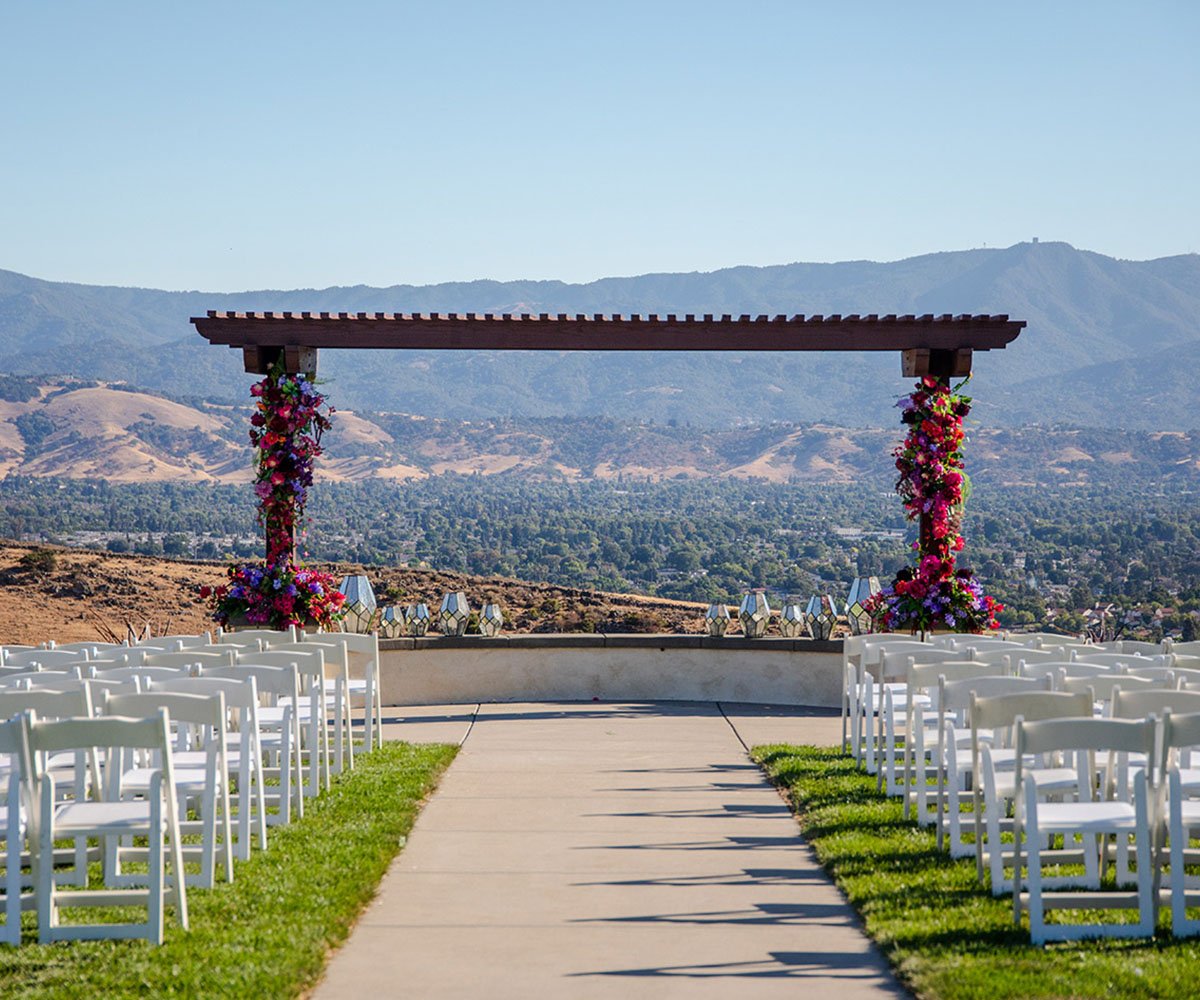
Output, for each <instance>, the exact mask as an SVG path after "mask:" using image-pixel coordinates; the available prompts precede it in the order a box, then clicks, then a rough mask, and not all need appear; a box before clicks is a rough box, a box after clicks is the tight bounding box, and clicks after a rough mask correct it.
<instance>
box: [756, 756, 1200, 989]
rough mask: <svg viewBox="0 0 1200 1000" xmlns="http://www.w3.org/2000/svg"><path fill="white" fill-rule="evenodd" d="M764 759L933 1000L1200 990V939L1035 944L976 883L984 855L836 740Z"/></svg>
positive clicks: (882, 935)
mask: <svg viewBox="0 0 1200 1000" xmlns="http://www.w3.org/2000/svg"><path fill="white" fill-rule="evenodd" d="M751 753H752V756H753V758H754V760H755V761H756V762H757V763H758V764H759V765H760V766H762V767H763V769H764V770H765V771H766V773H767V775H768V776H769V777H770V778H771V780H773V781H774V782H775V784H776V785H777V786H778V787H779V788H780V789H781V791H783V792H784V794H785V795H786V796H787V798H788V801H789V802H790V803H791V806H792V808H793V810H794V811H795V812H796V814H797V818H798V819H799V822H800V827H801V829H802V831H803V833H804V836H805V839H806V840H807V841H808V843H809V844H810V845H811V846H812V848H813V849H814V851H815V852H816V855H817V859H818V861H819V862H820V863H821V865H822V866H823V867H824V868H825V870H826V871H827V872H828V873H829V874H830V876H831V877H832V878H833V879H834V881H835V882H836V883H837V885H838V887H839V888H840V889H841V890H842V892H843V893H845V895H846V897H847V899H848V900H849V902H850V904H851V905H852V906H853V907H854V908H855V910H857V911H858V913H859V915H860V916H861V917H862V919H863V922H864V924H865V929H866V932H867V934H868V935H869V936H870V937H871V938H872V939H873V940H874V941H875V942H876V944H877V945H878V946H879V948H880V949H881V950H882V952H883V953H884V955H885V956H886V957H887V959H888V960H889V961H890V962H891V964H892V966H893V968H894V970H895V971H896V973H897V975H898V976H899V977H900V979H901V981H902V982H903V983H904V984H905V985H906V986H907V987H908V988H909V989H911V990H912V991H913V992H914V993H916V995H917V996H919V997H926V998H931V1000H1001V998H1021V1000H1027V998H1035V997H1045V998H1049V997H1054V998H1060V997H1061V998H1065V997H1071V998H1082V997H1097V998H1099V997H1104V998H1112V997H1122V998H1124V997H1162V998H1180V1000H1183V998H1187V1000H1192V998H1195V997H1197V996H1200V939H1191V940H1180V939H1174V938H1171V937H1170V936H1169V931H1166V930H1164V928H1165V927H1166V926H1167V925H1166V916H1167V915H1166V914H1165V913H1164V914H1162V915H1161V919H1160V930H1159V933H1158V934H1157V935H1156V937H1155V938H1153V939H1152V940H1143V941H1086V942H1074V943H1070V944H1060V945H1050V946H1048V947H1045V948H1041V947H1035V946H1033V945H1032V944H1030V943H1029V934H1028V931H1027V930H1026V929H1020V930H1019V929H1017V928H1016V927H1015V926H1014V925H1013V920H1012V900H1011V897H1009V896H1002V897H999V898H993V897H992V895H991V893H990V891H989V890H987V889H984V888H981V887H980V886H979V885H978V883H977V882H976V880H975V859H974V858H973V857H970V858H963V859H959V860H952V859H951V858H950V857H949V855H948V854H946V853H945V852H942V851H939V850H938V849H937V844H936V840H935V837H934V833H933V831H932V829H928V828H920V827H918V826H916V824H915V823H913V822H911V821H908V820H905V819H904V816H903V805H902V802H901V800H899V799H894V798H893V799H889V798H888V797H887V796H885V795H883V794H881V793H880V792H878V791H877V790H876V785H875V778H874V777H872V776H869V775H866V774H864V773H863V772H862V771H860V770H859V769H858V768H857V767H856V766H855V763H854V761H853V759H852V758H850V757H848V756H843V755H842V754H841V753H840V752H839V750H837V749H835V748H831V747H811V746H784V745H774V746H761V747H755V748H754V749H753V750H752V751H751Z"/></svg>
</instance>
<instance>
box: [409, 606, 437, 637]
mask: <svg viewBox="0 0 1200 1000" xmlns="http://www.w3.org/2000/svg"><path fill="white" fill-rule="evenodd" d="M432 617H433V616H432V615H430V613H429V605H428V604H410V605H409V606H408V607H406V608H405V609H404V631H405V633H407V634H408V635H411V636H422V635H424V634H425V633H426V632H428V631H429V621H430V619H431V618H432Z"/></svg>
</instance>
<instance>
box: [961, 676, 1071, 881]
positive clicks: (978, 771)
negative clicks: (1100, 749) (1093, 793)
mask: <svg viewBox="0 0 1200 1000" xmlns="http://www.w3.org/2000/svg"><path fill="white" fill-rule="evenodd" d="M1042 680H1043V682H1044V678H1042ZM1092 704H1093V699H1092V693H1091V691H1084V692H1081V693H1079V694H1068V693H1066V692H1062V691H1033V692H1021V693H1017V694H1002V695H995V696H993V697H976V696H972V697H971V708H970V722H971V762H972V763H971V767H972V772H973V775H974V778H975V781H974V788H973V791H974V796H973V797H974V801H973V809H972V812H973V815H974V820H975V871H976V875H977V877H978V879H979V881H980V882H981V883H982V882H984V881H985V877H986V878H987V879H988V881H990V884H991V890H992V895H993V896H999V895H1002V894H1003V893H1005V892H1008V891H1010V890H1011V888H1012V882H1011V880H1009V879H1008V878H1007V877H1006V876H1005V873H1004V872H1005V862H1006V861H1011V859H1012V849H1011V845H1006V844H1005V843H1004V842H1003V839H1002V832H1003V831H1004V829H1005V828H1006V827H1007V828H1009V829H1011V824H1010V823H1008V821H1007V818H1006V817H1007V814H1008V804H1009V803H1010V802H1012V801H1013V799H1014V797H1015V795H1016V777H1015V769H1014V768H1015V758H1016V752H1015V749H1014V748H1013V745H1012V740H1011V739H1006V737H1007V736H1008V734H1009V731H1010V730H1011V729H1012V728H1013V727H1014V726H1015V724H1016V720H1017V718H1018V717H1021V718H1024V719H1029V720H1032V719H1059V718H1074V717H1082V716H1086V717H1089V718H1090V717H1091V715H1092ZM1038 779H1039V784H1040V787H1041V789H1042V791H1043V792H1044V793H1045V794H1047V795H1062V794H1065V793H1067V794H1069V793H1071V792H1072V791H1073V790H1074V788H1075V783H1076V779H1077V776H1076V773H1075V771H1074V770H1073V769H1072V768H1067V767H1043V768H1039V770H1038Z"/></svg>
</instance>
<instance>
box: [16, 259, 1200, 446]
mask: <svg viewBox="0 0 1200 1000" xmlns="http://www.w3.org/2000/svg"><path fill="white" fill-rule="evenodd" d="M206 309H280V310H284V309H294V310H300V309H309V310H333V311H338V310H350V311H363V310H365V311H372V312H374V311H395V312H411V311H417V312H432V311H443V312H448V311H475V312H485V311H491V312H519V311H531V312H550V313H555V312H583V313H595V312H604V313H607V312H619V313H635V312H636V313H643V314H645V313H660V314H662V313H670V312H676V313H688V312H691V313H706V312H711V313H727V312H728V313H769V314H773V313H810V314H811V313H821V314H829V313H872V312H874V313H881V314H883V313H918V314H920V313H927V312H932V313H946V312H951V313H961V312H970V313H979V312H987V313H1008V314H1010V315H1012V316H1013V317H1015V318H1019V319H1024V320H1027V321H1028V323H1029V326H1028V328H1027V330H1026V331H1025V333H1024V334H1022V336H1021V338H1020V339H1019V340H1018V341H1017V342H1016V344H1015V345H1014V346H1013V347H1011V348H1010V349H1008V350H1006V351H1002V352H996V353H994V354H984V355H981V356H980V357H979V358H978V359H977V361H976V373H977V377H976V380H975V382H974V383H973V386H972V391H973V392H974V394H975V396H976V399H977V401H978V409H977V413H978V415H979V416H980V417H981V418H982V419H983V420H984V421H985V422H986V424H988V425H989V426H1001V425H1006V426H1015V425H1019V424H1023V423H1029V422H1041V423H1062V422H1071V423H1077V424H1087V425H1091V426H1097V427H1120V428H1127V429H1142V430H1163V429H1190V428H1195V427H1197V426H1200V419H1198V418H1197V415H1196V414H1197V410H1196V407H1194V406H1193V405H1192V402H1191V392H1190V382H1191V379H1190V373H1191V372H1192V371H1194V370H1195V366H1196V362H1197V361H1200V256H1197V255H1195V254H1191V255H1186V256H1180V257H1169V258H1163V259H1159V260H1151V261H1124V260H1115V259H1113V258H1110V257H1105V256H1102V255H1100V254H1096V253H1090V252H1087V251H1082V250H1076V249H1074V248H1072V247H1070V246H1068V245H1067V244H1064V243H1038V244H1031V243H1021V244H1017V245H1016V246H1012V247H1008V248H1006V249H996V250H966V251H956V252H948V253H938V254H929V255H926V256H922V257H914V258H910V259H908V260H901V261H895V262H891V263H873V262H868V261H850V262H844V263H837V264H785V265H779V266H775V267H735V268H728V269H725V270H721V271H715V272H712V273H704V274H701V273H693V274H651V275H642V276H639V277H631V278H605V279H603V280H601V281H595V282H591V283H589V284H582V285H570V284H565V283H562V282H556V281H516V282H503V283H501V282H492V281H476V282H468V283H452V284H443V285H431V286H424V287H414V286H410V285H395V286H392V287H390V288H370V287H367V286H357V287H353V288H327V289H320V290H315V289H306V290H296V291H253V292H242V293H237V294H226V293H207V292H195V291H191V292H165V291H154V290H147V289H131V288H103V287H91V286H86V285H71V284H62V283H52V282H45V281H39V280H37V279H35V278H28V277H24V276H22V275H19V274H15V273H13V272H5V271H0V371H9V372H16V373H26V374H41V373H49V374H71V375H76V376H79V377H82V378H97V379H104V380H121V379H127V380H129V381H130V382H132V383H134V384H137V385H142V386H147V387H149V388H152V389H161V390H165V391H168V392H170V393H172V394H174V395H176V396H192V397H205V398H209V399H214V400H226V401H242V400H244V399H245V392H246V385H247V382H248V379H247V377H246V375H245V374H244V373H243V372H242V370H241V363H240V358H239V356H238V355H237V354H236V353H235V352H233V351H227V350H222V349H217V348H212V347H209V346H208V345H207V344H205V343H204V341H202V340H201V338H200V337H199V336H198V335H196V333H195V332H194V330H193V328H192V327H191V326H190V325H189V324H188V322H187V320H188V318H189V317H190V316H193V315H199V314H201V313H203V312H204V311H205V310H206ZM321 364H322V374H323V375H324V376H325V377H326V378H328V379H330V380H331V381H332V385H331V386H330V391H331V393H332V395H333V397H334V399H335V401H336V402H337V403H338V404H339V405H341V406H344V407H347V408H352V409H366V408H371V409H378V410H391V411H403V412H408V413H421V414H425V415H428V416H432V417H442V418H451V419H476V418H487V417H496V416H521V417H550V416H562V415H595V416H605V417H610V418H617V419H639V420H640V419H650V420H655V421H658V422H660V423H665V422H667V421H669V420H676V421H678V422H680V423H689V422H690V423H692V424H699V425H703V426H706V427H728V426H733V425H736V424H756V423H768V422H770V421H773V420H783V421H788V422H797V423H813V422H820V423H836V424H840V425H850V426H871V425H874V426H891V425H892V424H893V422H894V413H893V412H892V411H891V404H892V401H893V400H894V398H895V396H897V395H899V394H900V393H901V392H902V391H903V390H904V386H905V382H904V381H903V380H902V379H900V377H899V375H898V369H899V362H898V359H897V358H895V357H893V356H890V355H886V356H885V355H828V354H824V355H822V354H813V355H805V354H799V355H789V356H784V357H780V356H765V355H758V354H745V355H738V354H731V355H723V356H720V357H717V356H713V355H704V354H652V355H639V356H630V355H619V354H618V355H597V354H571V353H564V354H553V353H536V354H501V353H486V352H477V353H437V352H405V353H374V352H338V351H326V352H324V354H323V358H322V362H321Z"/></svg>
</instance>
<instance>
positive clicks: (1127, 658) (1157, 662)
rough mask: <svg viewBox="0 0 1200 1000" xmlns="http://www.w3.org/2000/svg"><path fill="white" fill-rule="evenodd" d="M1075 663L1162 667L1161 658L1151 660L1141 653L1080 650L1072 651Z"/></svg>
mask: <svg viewBox="0 0 1200 1000" xmlns="http://www.w3.org/2000/svg"><path fill="white" fill-rule="evenodd" d="M1069 659H1070V660H1071V662H1073V663H1094V664H1098V665H1100V666H1105V667H1124V666H1130V667H1136V666H1139V665H1140V666H1143V667H1160V666H1162V659H1161V657H1154V658H1153V659H1151V658H1150V657H1148V656H1143V655H1142V654H1140V653H1105V652H1100V651H1096V652H1081V651H1080V650H1078V649H1073V650H1071V655H1070V657H1069Z"/></svg>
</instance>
